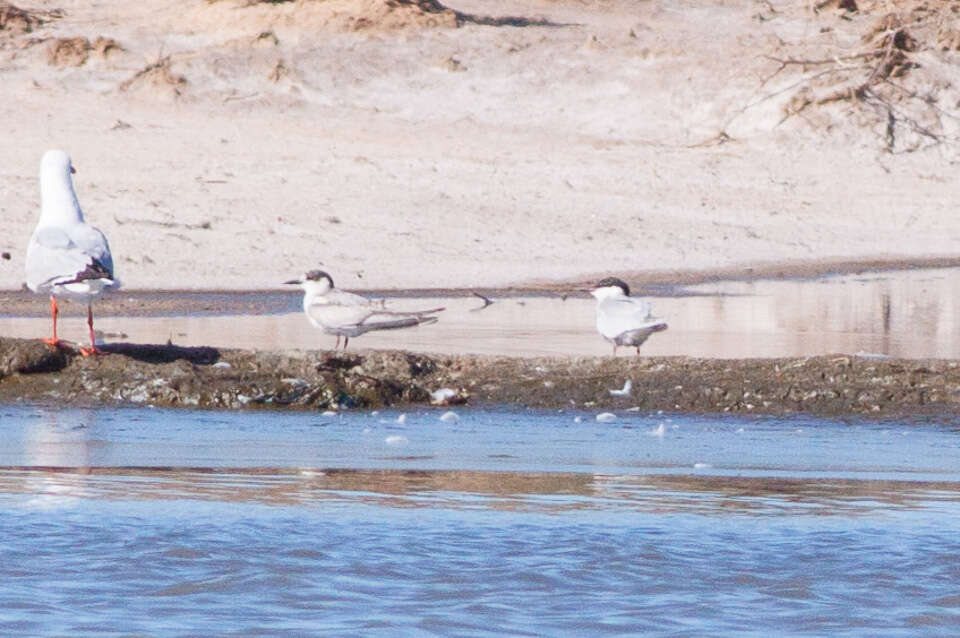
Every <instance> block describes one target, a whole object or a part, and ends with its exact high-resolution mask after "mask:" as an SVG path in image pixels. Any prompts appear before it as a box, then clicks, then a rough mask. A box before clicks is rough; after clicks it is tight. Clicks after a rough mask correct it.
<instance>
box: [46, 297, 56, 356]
mask: <svg viewBox="0 0 960 638" xmlns="http://www.w3.org/2000/svg"><path fill="white" fill-rule="evenodd" d="M58 314H60V311H59V310H58V309H57V298H56V297H54V296H53V295H50V316H51V317H53V339H44V340H43V341H44V343H47V344H49V345H51V346H54V347H56V346H58V345H59V344H60V340H59V339H57V315H58Z"/></svg>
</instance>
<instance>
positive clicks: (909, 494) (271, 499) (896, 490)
mask: <svg viewBox="0 0 960 638" xmlns="http://www.w3.org/2000/svg"><path fill="white" fill-rule="evenodd" d="M0 494H3V495H4V497H5V498H10V497H11V496H13V495H16V494H34V495H36V498H35V499H32V500H31V501H30V502H29V505H31V506H36V505H37V504H38V503H39V504H44V505H49V506H54V505H60V504H63V503H64V502H65V501H64V498H63V497H71V498H73V499H80V498H95V499H101V500H102V499H107V500H116V501H182V500H188V501H211V502H230V503H256V504H261V505H271V506H287V507H290V506H295V507H303V506H310V505H323V504H326V505H329V504H336V503H341V504H364V505H370V506H377V507H391V508H428V509H436V508H441V509H469V510H476V509H479V510H498V511H526V512H540V513H547V514H559V513H563V512H570V511H575V510H598V511H618V510H629V511H633V512H645V513H653V514H668V513H670V514H675V513H685V514H698V515H717V516H727V515H731V514H740V515H747V516H796V515H800V514H802V515H817V516H857V515H867V514H871V513H875V512H879V511H891V510H896V509H903V510H914V509H929V508H933V509H939V508H946V509H947V510H949V511H955V510H956V508H957V504H958V503H960V484H958V483H956V482H952V481H898V480H880V481H878V480H853V479H830V480H825V479H802V478H772V477H730V476H726V477H725V476H695V475H644V476H635V475H630V476H617V475H604V474H578V473H542V472H481V471H467V470H457V471H419V470H417V471H413V470H346V469H325V470H322V469H311V470H305V469H300V470H297V469H289V468H262V467H258V468H216V469H213V468H169V467H153V468H151V467H135V468H134V467H129V468H117V467H83V466H78V467H68V466H63V465H58V466H56V467H50V466H48V467H29V466H28V467H16V468H9V467H8V468H0Z"/></svg>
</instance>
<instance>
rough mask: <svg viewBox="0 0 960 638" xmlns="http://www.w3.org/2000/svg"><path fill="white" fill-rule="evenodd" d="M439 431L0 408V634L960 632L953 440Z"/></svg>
mask: <svg viewBox="0 0 960 638" xmlns="http://www.w3.org/2000/svg"><path fill="white" fill-rule="evenodd" d="M442 414H443V412H442V411H432V410H423V411H417V412H410V413H408V414H406V415H405V416H404V417H403V418H402V419H400V416H401V415H400V413H397V412H383V413H379V414H370V413H348V414H342V415H339V414H330V415H321V414H315V413H298V414H288V413H279V412H276V413H274V412H257V413H218V412H199V411H186V410H181V411H172V410H159V409H136V410H135V409H109V410H83V409H70V410H53V409H50V408H43V407H32V406H0V431H2V435H3V440H4V446H3V447H2V449H0V535H2V538H3V539H4V540H3V542H2V543H0V552H2V560H0V579H2V582H3V583H4V586H3V587H2V588H0V610H2V611H0V631H2V632H3V633H5V634H8V635H12V634H19V635H41V634H42V635H78V634H83V635H129V634H147V635H151V636H179V635H212V634H216V635H277V636H295V635H304V634H306V635H337V636H341V635H364V636H366V635H397V634H412V635H478V636H482V635H489V636H494V635H504V634H510V635H557V634H561V633H562V634H581V635H582V634H631V635H637V634H649V635H671V636H677V635H681V636H687V635H689V636H703V635H710V636H743V635H747V636H751V635H752V636H769V635H831V636H859V635H870V636H878V635H890V636H900V635H910V636H917V635H952V634H955V633H956V632H957V630H958V626H960V596H958V594H957V589H956V583H957V582H958V577H960V540H958V539H960V534H958V532H960V432H958V428H956V427H954V426H952V425H950V424H947V425H944V424H942V423H941V424H936V425H934V424H930V423H925V422H917V423H893V422H886V423H885V422H880V423H878V422H862V421H856V420H816V419H812V418H806V417H796V418H791V419H788V420H787V419H782V418H781V419H777V418H770V417H761V418H756V417H754V418H743V417H736V418H734V417H726V418H716V417H703V416H667V415H657V414H645V413H639V412H629V411H626V412H618V413H617V415H616V418H615V420H614V421H612V422H605V423H600V422H598V421H597V420H596V418H595V416H596V415H595V414H594V413H589V412H534V411H507V410H500V411H478V410H461V411H458V413H457V416H458V418H456V419H455V418H453V417H447V420H441V418H440V417H441V415H442ZM401 421H402V422H401Z"/></svg>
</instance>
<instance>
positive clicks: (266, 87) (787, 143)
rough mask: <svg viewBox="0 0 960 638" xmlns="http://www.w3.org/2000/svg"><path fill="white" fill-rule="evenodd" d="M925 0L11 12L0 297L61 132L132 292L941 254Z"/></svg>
mask: <svg viewBox="0 0 960 638" xmlns="http://www.w3.org/2000/svg"><path fill="white" fill-rule="evenodd" d="M938 6H939V5H936V4H934V5H929V6H928V5H923V4H919V3H913V4H911V3H901V4H900V5H898V7H897V11H898V13H897V16H899V18H898V19H899V20H900V22H896V21H891V20H890V19H888V18H887V17H886V16H887V13H888V10H889V7H887V6H886V5H885V4H883V3H869V2H867V3H862V4H861V5H860V6H859V8H858V10H857V11H848V10H844V9H840V8H837V7H836V6H835V5H829V4H821V5H819V6H818V7H814V6H813V5H811V4H809V3H800V2H777V1H774V2H762V3H756V2H722V1H721V2H711V3H707V4H703V3H690V2H683V1H671V0H649V1H644V2H619V1H609V2H596V1H587V2H580V1H567V0H557V1H549V2H548V1H537V0H531V1H526V2H518V1H512V0H495V1H491V2H480V1H479V0H454V1H453V2H451V3H450V4H447V5H439V4H435V3H431V2H426V1H420V2H395V3H386V2H382V1H380V0H325V1H323V2H321V1H319V0H299V1H296V2H256V1H255V0H254V1H252V2H242V1H233V0H221V1H208V2H204V1H201V0H157V1H154V2H151V3H128V2H121V1H119V0H107V1H105V2H101V3H96V4H95V5H91V4H90V3H85V2H79V1H76V0H29V1H27V0H24V1H21V2H17V3H16V4H15V6H14V5H9V4H6V3H0V16H2V17H0V74H2V80H3V94H4V99H3V100H0V118H2V120H3V122H4V123H5V124H6V126H5V130H4V137H5V140H4V144H2V145H0V214H2V216H3V219H4V222H5V227H6V232H5V233H3V236H2V237H0V252H2V253H3V256H4V259H2V260H0V289H6V290H17V289H19V288H20V287H21V286H22V282H23V258H24V251H25V247H26V243H27V240H28V238H29V236H30V233H31V231H32V229H33V226H34V225H35V223H36V219H37V216H38V211H39V206H40V202H39V187H38V182H37V172H38V169H39V161H40V157H41V155H42V153H43V152H44V151H45V150H47V149H49V148H62V149H64V150H66V151H68V152H69V153H70V154H71V156H72V158H73V162H74V165H75V166H76V168H77V171H78V172H77V174H76V176H75V184H76V190H77V193H78V196H79V198H80V202H81V205H82V206H83V208H84V211H85V213H86V216H87V219H88V221H89V222H90V223H92V224H94V225H96V226H98V227H99V228H101V229H102V230H103V231H104V232H105V233H106V234H107V236H108V237H109V239H110V242H111V247H112V249H113V252H114V255H115V260H116V270H117V275H118V276H119V277H120V279H121V280H122V281H123V282H124V286H125V288H126V289H128V290H258V289H275V288H277V287H278V285H279V284H280V282H282V281H284V280H286V279H288V278H290V277H291V276H294V275H297V274H299V273H301V272H303V271H305V270H306V269H309V268H316V267H323V268H324V269H326V270H328V271H330V272H331V273H332V274H334V276H335V277H336V278H337V280H338V284H339V285H341V286H343V287H347V288H352V289H378V288H379V289H384V288H398V289H402V288H418V289H423V288H443V287H474V286H489V287H501V286H510V285H522V286H532V285H547V286H551V285H557V284H563V283H564V282H572V281H583V280H589V279H591V278H594V277H597V276H598V275H606V274H610V273H616V274H618V275H620V276H622V277H625V278H627V279H628V280H631V281H638V280H644V281H657V280H661V279H663V280H670V279H677V278H683V277H687V278H690V277H694V278H695V277H697V276H703V274H704V273H724V274H726V275H737V274H751V273H757V272H769V273H773V274H776V273H778V272H793V273H796V272H800V273H803V272H815V271H822V270H824V269H829V268H831V267H833V266H834V265H837V264H846V265H847V266H848V267H849V266H850V265H851V264H852V265H853V266H854V267H856V265H857V264H860V263H863V264H873V265H882V264H885V263H890V262H897V263H906V264H913V263H916V264H924V263H936V264H938V265H944V264H948V263H956V259H957V258H958V257H960V252H958V251H957V249H956V246H957V245H958V239H960V218H958V217H957V216H956V215H955V214H953V211H952V203H953V202H954V201H957V200H958V195H960V192H958V191H960V186H958V184H957V180H955V179H953V176H954V173H955V171H956V160H957V152H956V151H957V148H958V147H957V145H956V129H957V123H958V120H957V118H956V114H957V109H956V106H955V105H956V104H957V98H958V96H960V93H958V91H960V89H958V87H957V86H953V85H952V84H951V83H950V82H949V81H948V80H949V78H950V69H951V66H950V65H951V64H952V63H955V61H956V56H957V53H956V52H955V48H956V47H955V46H954V45H953V40H951V39H950V38H951V37H952V36H951V34H952V33H953V31H951V29H952V28H953V27H952V22H950V21H946V22H945V21H944V20H942V19H940V17H942V16H939V14H937V12H936V8H937V7H938ZM817 8H819V10H816V9H817ZM14 9H17V10H20V13H16V12H15V11H14ZM938 16H939V17H938ZM884 19H887V22H882V21H883V20H884ZM878 24H881V26H883V25H886V27H888V28H886V30H884V29H881V30H880V31H879V32H878V31H877V30H876V28H877V25H878ZM886 36H890V37H888V38H887V39H883V38H884V37H886ZM871 38H872V39H871ZM833 60H835V61H836V62H835V63H834V62H833ZM801 62H803V64H801ZM857 73H859V74H860V75H857ZM845 90H846V91H848V93H849V96H848V98H847V99H842V98H840V97H837V96H838V95H846V94H843V91H845ZM898 90H899V91H900V93H899V94H897V93H896V92H897V91H898ZM838 91H839V93H837V92H838ZM917 96H922V97H923V99H919V98H917Z"/></svg>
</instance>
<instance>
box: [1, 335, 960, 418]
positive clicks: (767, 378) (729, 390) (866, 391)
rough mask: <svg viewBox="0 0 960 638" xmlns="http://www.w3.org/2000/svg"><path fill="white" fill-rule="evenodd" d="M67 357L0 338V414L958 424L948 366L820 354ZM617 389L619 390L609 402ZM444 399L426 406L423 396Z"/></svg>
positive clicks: (958, 402)
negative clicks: (646, 415) (382, 412)
mask: <svg viewBox="0 0 960 638" xmlns="http://www.w3.org/2000/svg"><path fill="white" fill-rule="evenodd" d="M102 349H103V354H102V355H99V356H94V357H81V356H78V355H77V353H76V352H75V351H74V350H72V349H71V348H68V347H61V348H53V347H50V346H48V345H46V344H45V343H43V342H42V341H40V340H35V339H30V340H27V339H7V338H0V402H3V403H9V402H17V401H21V402H22V401H30V402H37V403H55V404H57V405H133V406H139V407H143V406H148V405H149V406H156V407H185V408H209V409H231V410H233V409H255V408H262V409H270V408H272V409H294V410H329V409H377V408H383V407H403V406H429V405H431V404H434V405H435V404H437V403H440V404H444V405H466V406H488V405H508V406H518V407H526V408H533V409H575V410H586V411H591V412H593V411H595V412H604V411H631V410H632V411H661V410H662V411H664V412H678V413H679V412H683V413H703V414H724V413H738V414H758V415H796V414H809V415H820V416H843V415H857V416H860V417H869V418H904V417H926V418H930V417H933V418H952V417H955V416H956V415H957V414H960V361H953V360H933V359H928V360H903V359H880V358H873V357H857V356H849V355H825V356H815V357H794V358H778V359H700V358H693V357H679V356H678V357H638V358H632V357H631V358H624V357H619V358H612V357H566V358H561V357H537V358H519V357H503V356H482V355H458V356H433V355H424V354H417V353H413V352H408V351H398V350H389V351H388V350H381V351H365V350H359V351H356V352H350V353H332V352H324V351H319V350H310V351H303V350H300V351H250V350H237V349H217V348H206V347H180V346H174V345H143V344H129V343H117V344H108V345H105V346H102ZM626 380H630V381H631V386H630V388H629V390H628V391H627V392H625V393H623V394H622V395H616V394H615V393H614V394H612V393H611V392H610V391H611V390H620V389H622V388H623V386H624V384H625V381H626ZM443 388H448V389H450V390H452V392H451V393H449V394H450V396H449V397H448V398H447V399H446V400H443V401H437V400H436V399H435V398H434V397H433V395H432V393H435V392H436V391H437V390H440V389H443Z"/></svg>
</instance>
